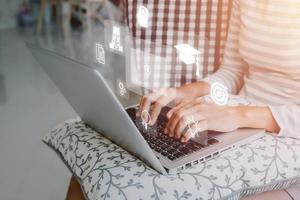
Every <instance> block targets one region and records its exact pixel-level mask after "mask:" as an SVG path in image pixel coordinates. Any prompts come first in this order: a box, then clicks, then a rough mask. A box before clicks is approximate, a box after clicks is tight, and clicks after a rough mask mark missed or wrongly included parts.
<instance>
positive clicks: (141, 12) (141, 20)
mask: <svg viewBox="0 0 300 200" xmlns="http://www.w3.org/2000/svg"><path fill="white" fill-rule="evenodd" d="M136 18H137V22H138V24H139V25H140V26H141V27H143V28H148V26H149V24H148V21H149V11H148V9H147V8H146V7H145V6H139V8H138V11H137V14H136Z"/></svg>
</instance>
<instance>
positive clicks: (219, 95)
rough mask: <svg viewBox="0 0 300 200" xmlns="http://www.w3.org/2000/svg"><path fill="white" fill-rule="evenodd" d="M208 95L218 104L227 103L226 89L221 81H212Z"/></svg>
mask: <svg viewBox="0 0 300 200" xmlns="http://www.w3.org/2000/svg"><path fill="white" fill-rule="evenodd" d="M210 97H211V98H212V100H213V101H214V102H215V104H217V105H219V106H224V105H226V104H227V103H228V98H229V95H228V89H227V87H226V86H225V85H223V84H221V83H217V82H215V83H213V84H212V85H211V88H210Z"/></svg>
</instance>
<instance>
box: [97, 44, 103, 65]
mask: <svg viewBox="0 0 300 200" xmlns="http://www.w3.org/2000/svg"><path fill="white" fill-rule="evenodd" d="M96 61H97V62H98V63H101V64H105V51H104V48H103V46H102V44H100V43H96Z"/></svg>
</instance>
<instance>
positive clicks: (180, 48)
mask: <svg viewBox="0 0 300 200" xmlns="http://www.w3.org/2000/svg"><path fill="white" fill-rule="evenodd" d="M174 47H175V49H176V50H177V54H178V55H179V60H180V61H182V62H183V63H185V64H186V65H191V64H195V63H196V76H197V77H199V76H200V59H199V55H200V54H201V52H200V51H198V50H197V49H195V48H194V47H192V46H191V45H189V44H179V45H175V46H174Z"/></svg>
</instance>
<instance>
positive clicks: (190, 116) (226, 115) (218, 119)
mask: <svg viewBox="0 0 300 200" xmlns="http://www.w3.org/2000/svg"><path fill="white" fill-rule="evenodd" d="M240 116H241V115H240V112H239V109H238V108H237V107H229V106H218V105H216V104H212V103H210V104H208V103H203V102H201V101H200V100H199V99H196V100H192V101H190V102H185V103H180V104H179V105H178V106H176V107H174V108H173V109H172V110H170V111H169V112H168V114H167V117H168V118H169V121H168V123H167V125H166V128H165V133H167V134H168V135H169V136H170V137H175V138H178V139H181V141H182V142H187V141H188V140H189V139H190V138H191V137H192V132H193V131H195V129H196V131H197V132H202V131H206V130H214V131H220V132H229V131H233V130H236V129H238V128H240ZM191 120H192V121H193V122H192V124H190V122H191ZM187 124H190V127H192V129H193V130H192V131H191V130H190V131H189V130H188V129H187Z"/></svg>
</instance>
